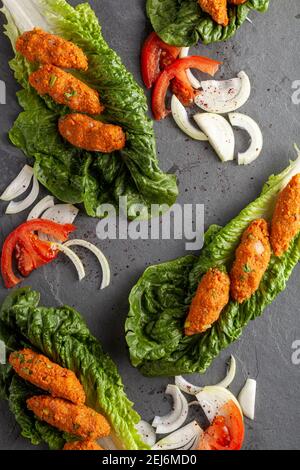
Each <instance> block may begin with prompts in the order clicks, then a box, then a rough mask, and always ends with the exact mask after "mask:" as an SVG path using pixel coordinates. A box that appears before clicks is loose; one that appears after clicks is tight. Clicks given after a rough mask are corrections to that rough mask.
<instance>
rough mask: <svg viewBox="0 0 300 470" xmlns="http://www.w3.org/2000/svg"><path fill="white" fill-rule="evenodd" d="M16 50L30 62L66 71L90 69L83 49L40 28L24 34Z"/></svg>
mask: <svg viewBox="0 0 300 470" xmlns="http://www.w3.org/2000/svg"><path fill="white" fill-rule="evenodd" d="M16 49H17V51H18V52H20V54H22V55H23V56H24V57H26V59H27V60H29V61H30V62H39V63H41V64H50V65H56V66H57V67H63V68H66V69H78V70H87V69H88V60H87V57H86V56H85V54H84V52H83V51H82V49H80V48H79V47H78V46H76V45H75V44H73V43H72V42H70V41H66V40H65V39H63V38H61V37H59V36H55V35H54V34H49V33H46V32H45V31H43V30H42V29H39V28H35V29H33V30H32V31H27V32H26V33H24V34H22V36H20V37H19V38H18V40H17V43H16Z"/></svg>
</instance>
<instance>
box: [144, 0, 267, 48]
mask: <svg viewBox="0 0 300 470" xmlns="http://www.w3.org/2000/svg"><path fill="white" fill-rule="evenodd" d="M269 1H270V0H248V1H247V2H246V3H244V4H243V5H238V6H234V5H230V6H228V14H229V24H228V26H226V27H224V26H221V25H218V24H217V23H215V22H214V21H213V20H212V18H211V17H210V16H209V15H208V14H207V13H205V12H203V10H201V8H200V6H199V3H198V1H197V0H164V1H163V2H162V1H161V0H147V14H148V16H149V19H150V21H151V23H152V26H153V29H154V30H155V31H156V33H157V34H158V35H159V36H160V37H161V39H162V40H163V41H165V42H166V43H168V44H172V45H176V46H181V47H183V46H192V45H194V44H197V43H198V42H199V41H201V42H202V43H203V44H210V43H212V42H217V41H226V40H227V39H229V38H231V37H232V36H233V35H234V34H235V33H236V31H237V29H238V28H239V27H240V26H241V25H242V24H243V23H244V21H245V20H246V18H247V16H248V13H249V11H250V10H256V11H259V12H265V11H267V9H268V7H269Z"/></svg>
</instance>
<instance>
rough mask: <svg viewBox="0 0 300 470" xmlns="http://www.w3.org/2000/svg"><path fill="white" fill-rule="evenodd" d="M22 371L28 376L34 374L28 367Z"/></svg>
mask: <svg viewBox="0 0 300 470" xmlns="http://www.w3.org/2000/svg"><path fill="white" fill-rule="evenodd" d="M22 371H23V372H25V374H27V375H32V374H33V372H32V370H30V369H28V367H23V368H22Z"/></svg>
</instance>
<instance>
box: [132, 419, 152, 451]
mask: <svg viewBox="0 0 300 470" xmlns="http://www.w3.org/2000/svg"><path fill="white" fill-rule="evenodd" d="M135 429H136V430H137V431H138V433H139V434H140V435H141V437H142V439H143V441H144V442H145V444H147V445H148V446H149V447H152V446H154V444H155V443H156V433H155V430H154V429H153V427H152V426H151V424H149V423H147V421H143V420H141V421H140V422H139V423H138V424H136V425H135Z"/></svg>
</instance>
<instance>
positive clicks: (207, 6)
mask: <svg viewBox="0 0 300 470" xmlns="http://www.w3.org/2000/svg"><path fill="white" fill-rule="evenodd" d="M198 2H199V5H200V7H201V8H202V10H203V11H205V12H206V13H208V14H209V15H210V16H211V17H212V19H213V20H214V21H215V22H216V23H218V24H221V25H222V26H227V25H228V23H229V19H228V13H227V0H198Z"/></svg>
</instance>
